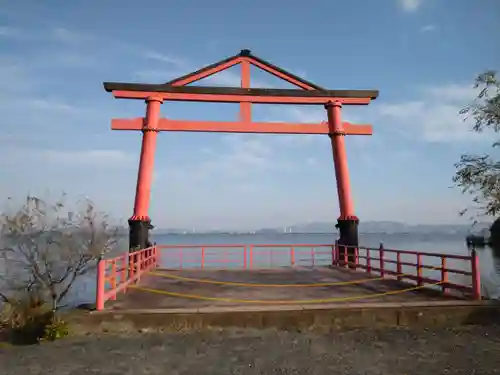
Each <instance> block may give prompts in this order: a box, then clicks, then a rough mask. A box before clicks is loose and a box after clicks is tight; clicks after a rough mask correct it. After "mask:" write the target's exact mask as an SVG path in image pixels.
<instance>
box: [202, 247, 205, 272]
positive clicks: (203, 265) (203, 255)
mask: <svg viewBox="0 0 500 375" xmlns="http://www.w3.org/2000/svg"><path fill="white" fill-rule="evenodd" d="M204 268H205V247H204V246H202V247H201V269H204Z"/></svg>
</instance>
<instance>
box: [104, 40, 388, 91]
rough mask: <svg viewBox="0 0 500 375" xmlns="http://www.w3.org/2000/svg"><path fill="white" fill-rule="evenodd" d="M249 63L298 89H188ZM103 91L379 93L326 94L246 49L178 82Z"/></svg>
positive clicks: (112, 85)
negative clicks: (196, 83)
mask: <svg viewBox="0 0 500 375" xmlns="http://www.w3.org/2000/svg"><path fill="white" fill-rule="evenodd" d="M245 60H246V61H248V62H249V63H250V64H252V65H254V66H257V67H258V68H260V69H262V70H264V71H267V72H268V73H271V74H273V75H275V76H277V77H278V78H281V79H282V80H284V81H288V82H290V83H292V84H294V85H295V86H298V87H299V88H300V90H297V89H267V88H245V89H244V88H235V87H207V86H205V87H200V86H187V87H186V86H185V85H188V84H190V83H192V82H196V81H198V80H200V79H203V78H206V77H209V76H211V75H213V74H217V73H219V72H221V71H224V70H226V69H228V68H230V67H232V66H234V65H237V64H239V63H241V62H242V61H245ZM104 89H105V90H106V91H108V92H112V91H115V90H116V91H118V90H126V91H145V92H146V91H147V92H189V93H198V92H199V93H214V94H241V95H249V94H253V95H266V96H267V95H274V96H301V97H308V96H311V97H315V96H316V97H317V96H321V97H324V96H327V97H332V98H334V97H344V98H370V99H376V98H377V96H378V93H379V92H378V90H327V89H325V88H323V87H321V86H318V85H316V84H314V83H312V82H309V81H307V80H305V79H303V78H301V77H299V76H296V75H295V74H293V73H290V72H288V71H286V70H284V69H282V68H280V67H278V66H276V65H274V64H271V63H270V62H268V61H266V60H264V59H261V58H259V57H257V56H255V55H253V54H252V53H251V52H250V50H248V49H244V50H242V51H241V52H240V53H238V54H237V55H234V56H231V57H228V58H226V59H224V60H221V61H219V62H216V63H214V64H211V65H208V66H205V67H203V68H201V69H199V70H197V71H195V72H192V73H189V74H186V75H183V76H181V77H178V78H175V79H173V80H170V81H168V82H166V83H163V84H144V83H122V82H104Z"/></svg>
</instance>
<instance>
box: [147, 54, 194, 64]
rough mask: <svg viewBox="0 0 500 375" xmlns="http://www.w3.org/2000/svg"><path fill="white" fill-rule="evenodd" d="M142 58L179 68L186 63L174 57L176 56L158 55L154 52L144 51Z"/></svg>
mask: <svg viewBox="0 0 500 375" xmlns="http://www.w3.org/2000/svg"><path fill="white" fill-rule="evenodd" d="M143 57H144V58H145V59H149V60H155V61H159V62H162V63H168V64H174V65H180V66H184V65H186V61H185V60H184V59H181V58H179V57H176V56H171V55H166V54H163V53H159V52H156V51H146V52H144V55H143Z"/></svg>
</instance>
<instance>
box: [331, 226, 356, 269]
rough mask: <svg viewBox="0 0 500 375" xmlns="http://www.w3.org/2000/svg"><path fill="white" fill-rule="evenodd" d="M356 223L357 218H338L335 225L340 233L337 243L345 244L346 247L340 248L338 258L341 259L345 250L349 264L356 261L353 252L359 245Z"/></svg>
mask: <svg viewBox="0 0 500 375" xmlns="http://www.w3.org/2000/svg"><path fill="white" fill-rule="evenodd" d="M358 224H359V219H358V218H357V217H353V218H349V219H338V220H337V225H336V226H335V227H336V228H338V229H339V233H340V238H339V241H338V244H339V245H344V246H346V249H345V248H344V249H342V247H341V248H340V254H339V255H340V258H341V259H342V257H343V255H344V252H345V251H346V250H347V260H348V262H349V263H351V264H354V263H355V262H356V257H355V253H356V248H357V247H358V246H359V241H358ZM339 260H340V259H339Z"/></svg>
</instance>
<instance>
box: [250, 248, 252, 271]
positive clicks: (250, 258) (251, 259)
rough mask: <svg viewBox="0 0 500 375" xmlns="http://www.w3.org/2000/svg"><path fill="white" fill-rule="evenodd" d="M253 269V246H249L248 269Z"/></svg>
mask: <svg viewBox="0 0 500 375" xmlns="http://www.w3.org/2000/svg"><path fill="white" fill-rule="evenodd" d="M252 268H253V245H250V269H252Z"/></svg>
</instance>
